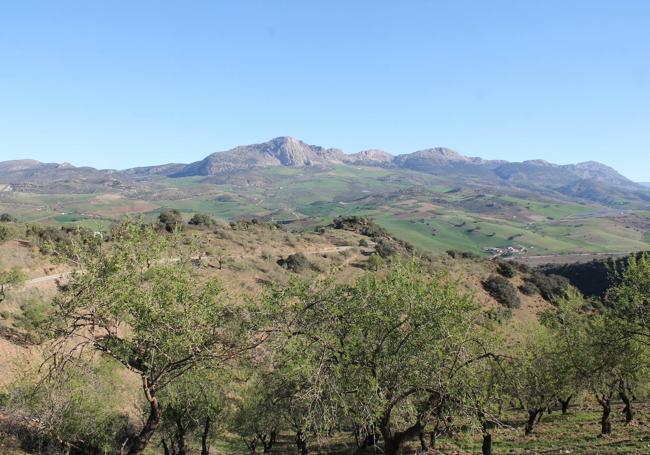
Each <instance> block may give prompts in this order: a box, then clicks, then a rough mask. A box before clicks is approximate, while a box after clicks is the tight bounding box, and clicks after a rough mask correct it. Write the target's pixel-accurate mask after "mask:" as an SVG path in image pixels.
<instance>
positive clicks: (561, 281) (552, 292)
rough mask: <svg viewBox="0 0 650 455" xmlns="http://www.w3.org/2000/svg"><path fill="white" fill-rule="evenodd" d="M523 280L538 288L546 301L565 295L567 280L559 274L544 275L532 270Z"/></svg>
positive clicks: (552, 300)
mask: <svg viewBox="0 0 650 455" xmlns="http://www.w3.org/2000/svg"><path fill="white" fill-rule="evenodd" d="M525 282H527V283H532V284H534V285H535V286H536V287H537V289H539V294H540V295H541V296H542V297H543V298H544V300H547V301H548V302H551V303H552V302H554V301H555V300H556V299H558V298H561V297H563V296H564V295H566V290H567V288H568V286H569V284H570V283H569V280H567V279H566V278H564V277H562V276H559V275H546V274H544V273H542V272H534V273H532V274H531V275H530V276H528V277H526V278H525Z"/></svg>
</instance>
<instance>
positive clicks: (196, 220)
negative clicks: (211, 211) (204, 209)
mask: <svg viewBox="0 0 650 455" xmlns="http://www.w3.org/2000/svg"><path fill="white" fill-rule="evenodd" d="M188 224H191V225H192V226H197V227H206V228H210V227H213V226H215V225H216V224H217V222H216V220H215V219H214V218H212V217H211V216H210V215H206V214H205V213H195V214H194V216H193V217H192V218H190V221H188Z"/></svg>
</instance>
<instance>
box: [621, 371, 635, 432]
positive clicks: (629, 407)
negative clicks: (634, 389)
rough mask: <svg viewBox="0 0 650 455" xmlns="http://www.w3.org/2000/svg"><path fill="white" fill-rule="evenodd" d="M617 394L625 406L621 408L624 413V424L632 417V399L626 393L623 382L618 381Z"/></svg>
mask: <svg viewBox="0 0 650 455" xmlns="http://www.w3.org/2000/svg"><path fill="white" fill-rule="evenodd" d="M618 396H619V397H620V398H621V400H622V401H623V403H624V404H625V407H624V408H623V413H624V414H625V424H626V425H627V424H629V423H630V422H632V420H633V419H634V412H633V411H632V400H631V398H630V396H629V395H628V394H627V388H626V387H625V382H624V381H620V382H619V385H618Z"/></svg>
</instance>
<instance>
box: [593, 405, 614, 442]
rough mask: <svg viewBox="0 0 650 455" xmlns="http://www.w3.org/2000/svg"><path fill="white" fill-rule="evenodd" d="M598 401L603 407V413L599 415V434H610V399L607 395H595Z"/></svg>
mask: <svg viewBox="0 0 650 455" xmlns="http://www.w3.org/2000/svg"><path fill="white" fill-rule="evenodd" d="M596 399H597V400H598V403H600V406H601V407H602V408H603V413H602V414H601V416H600V433H601V434H611V432H612V422H611V420H610V418H609V417H610V414H611V413H612V403H611V399H610V397H608V396H602V397H600V396H599V397H596Z"/></svg>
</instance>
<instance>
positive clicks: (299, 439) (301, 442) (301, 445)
mask: <svg viewBox="0 0 650 455" xmlns="http://www.w3.org/2000/svg"><path fill="white" fill-rule="evenodd" d="M296 446H297V447H298V451H299V452H300V455H307V454H308V453H309V449H308V448H307V441H306V440H305V433H303V432H302V431H298V432H296Z"/></svg>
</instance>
